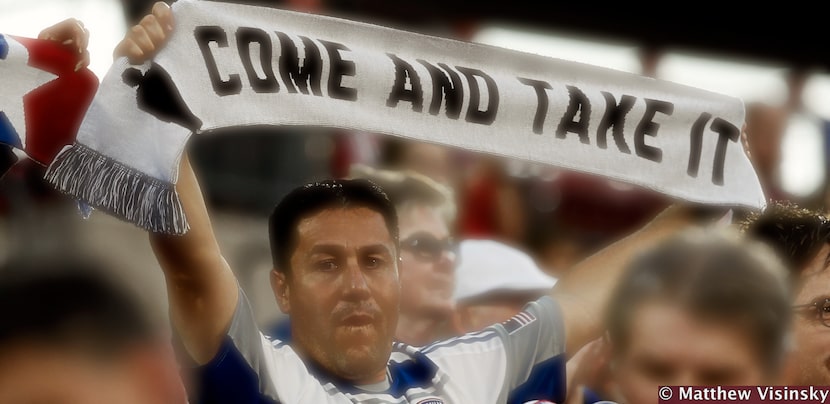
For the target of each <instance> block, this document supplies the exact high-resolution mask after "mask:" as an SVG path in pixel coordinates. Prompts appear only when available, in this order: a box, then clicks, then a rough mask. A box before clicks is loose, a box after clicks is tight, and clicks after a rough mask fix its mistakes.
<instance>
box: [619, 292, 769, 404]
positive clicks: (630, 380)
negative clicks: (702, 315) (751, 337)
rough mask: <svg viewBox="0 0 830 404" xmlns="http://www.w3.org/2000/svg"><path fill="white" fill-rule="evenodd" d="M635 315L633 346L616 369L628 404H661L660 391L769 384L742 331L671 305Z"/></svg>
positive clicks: (646, 308)
mask: <svg viewBox="0 0 830 404" xmlns="http://www.w3.org/2000/svg"><path fill="white" fill-rule="evenodd" d="M635 310H636V312H635V313H634V315H633V316H632V323H631V325H630V331H629V332H630V335H629V336H628V337H629V338H628V346H627V347H620V348H619V349H621V350H622V351H620V352H617V354H616V356H615V362H616V363H615V366H614V369H613V371H614V375H615V380H616V381H617V383H618V384H619V391H620V393H621V394H622V396H623V397H624V399H625V402H626V403H630V404H648V403H655V404H656V403H657V402H658V396H657V389H658V388H659V386H667V385H668V386H672V385H673V386H709V385H760V384H763V383H764V382H765V380H764V372H763V371H762V369H763V367H762V366H761V364H762V361H761V360H760V358H758V357H757V355H756V354H755V351H754V349H753V347H752V344H751V343H749V341H747V337H746V336H745V335H744V334H742V333H741V332H740V331H739V330H738V329H736V328H733V327H730V326H729V325H728V324H724V323H723V322H709V321H703V320H700V319H698V318H696V317H693V316H691V315H689V313H687V312H686V311H684V310H683V309H681V308H678V307H675V306H673V305H671V304H666V303H665V302H650V303H644V304H643V305H641V306H639V307H638V308H636V309H635Z"/></svg>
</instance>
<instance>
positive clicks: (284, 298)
mask: <svg viewBox="0 0 830 404" xmlns="http://www.w3.org/2000/svg"><path fill="white" fill-rule="evenodd" d="M271 289H272V290H273V291H274V297H275V298H276V299H277V305H279V306H280V311H282V312H283V313H285V314H291V303H289V296H290V293H291V290H290V288H289V287H288V278H287V277H286V275H285V272H282V271H279V270H277V269H272V270H271Z"/></svg>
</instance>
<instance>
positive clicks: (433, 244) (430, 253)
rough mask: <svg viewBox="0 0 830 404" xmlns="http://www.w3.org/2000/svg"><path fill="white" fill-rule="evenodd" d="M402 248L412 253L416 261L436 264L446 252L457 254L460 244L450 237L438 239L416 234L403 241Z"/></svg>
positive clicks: (427, 234)
mask: <svg viewBox="0 0 830 404" xmlns="http://www.w3.org/2000/svg"><path fill="white" fill-rule="evenodd" d="M401 248H402V249H404V250H407V251H409V252H411V253H412V254H413V255H414V256H415V258H416V259H418V260H419V261H424V262H436V261H438V260H439V259H441V254H443V253H444V252H445V251H446V252H448V253H453V254H457V252H458V244H457V243H456V242H455V241H454V240H453V239H452V238H450V237H447V238H444V239H438V238H437V237H435V236H433V235H432V234H429V233H423V232H422V233H415V234H413V235H411V236H409V237H407V238H406V239H404V240H402V241H401Z"/></svg>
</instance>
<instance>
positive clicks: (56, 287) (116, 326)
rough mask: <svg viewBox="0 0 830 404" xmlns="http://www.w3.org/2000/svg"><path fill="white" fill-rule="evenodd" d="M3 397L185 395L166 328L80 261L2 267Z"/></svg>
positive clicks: (80, 399) (99, 399)
mask: <svg viewBox="0 0 830 404" xmlns="http://www.w3.org/2000/svg"><path fill="white" fill-rule="evenodd" d="M0 311H1V312H2V313H0V318H2V319H3V320H2V322H0V357H2V358H3V360H2V361H0V402H2V403H54V404H59V403H67V404H68V403H128V404H129V403H135V404H139V403H140V404H170V403H185V402H186V396H185V391H184V384H183V382H182V379H181V376H180V375H179V369H178V365H177V364H176V358H175V356H174V353H173V349H172V345H171V344H170V341H169V339H168V338H169V337H168V335H169V334H168V333H169V331H166V330H165V329H164V328H162V327H160V326H158V325H156V324H154V323H153V322H151V321H150V320H149V319H148V317H147V316H146V315H145V314H146V313H143V312H142V310H141V308H140V306H139V305H138V304H137V303H136V301H134V300H133V299H132V298H131V296H130V295H129V294H128V293H126V291H125V290H121V288H119V287H117V286H116V284H115V283H114V282H111V281H110V280H109V279H107V278H106V277H105V276H104V273H103V272H99V270H98V269H97V268H93V267H91V266H89V265H86V264H84V263H75V262H67V261H66V260H63V261H56V262H39V261H37V260H32V259H30V260H27V261H26V262H25V263H24V262H14V263H6V264H5V265H3V266H2V268H0Z"/></svg>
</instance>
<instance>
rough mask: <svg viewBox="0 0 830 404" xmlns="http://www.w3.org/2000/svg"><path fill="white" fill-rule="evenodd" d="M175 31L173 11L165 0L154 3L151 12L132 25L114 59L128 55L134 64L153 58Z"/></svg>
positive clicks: (114, 52) (116, 48) (118, 47)
mask: <svg viewBox="0 0 830 404" xmlns="http://www.w3.org/2000/svg"><path fill="white" fill-rule="evenodd" d="M171 32H173V11H172V10H170V6H168V5H167V3H165V2H163V1H159V2H156V3H155V4H153V10H152V13H151V14H148V15H146V16H144V18H142V19H141V21H140V22H139V23H138V24H137V25H134V26H132V27H131V28H130V29H129V31H127V35H126V36H125V37H124V39H122V40H121V42H119V43H118V45H117V46H116V47H115V50H114V51H113V54H112V56H113V59H117V58H119V57H126V58H127V60H129V61H130V63H132V64H141V63H144V62H146V61H147V60H150V59H152V58H153V57H154V56H155V55H156V53H158V51H159V49H161V48H162V47H163V46H164V44H165V43H166V42H167V38H168V36H169V35H170V33H171Z"/></svg>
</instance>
